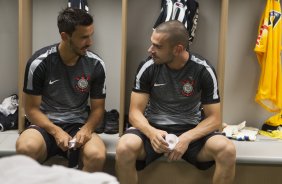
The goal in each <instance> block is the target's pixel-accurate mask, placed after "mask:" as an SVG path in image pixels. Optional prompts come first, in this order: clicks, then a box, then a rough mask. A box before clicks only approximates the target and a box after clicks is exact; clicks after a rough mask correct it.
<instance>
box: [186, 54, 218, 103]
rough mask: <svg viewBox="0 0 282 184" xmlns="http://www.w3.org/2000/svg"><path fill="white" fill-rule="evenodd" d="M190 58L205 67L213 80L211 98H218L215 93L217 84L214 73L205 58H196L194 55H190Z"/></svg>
mask: <svg viewBox="0 0 282 184" xmlns="http://www.w3.org/2000/svg"><path fill="white" fill-rule="evenodd" d="M191 60H192V61H194V62H196V63H198V64H201V65H203V66H205V67H206V69H207V71H208V72H209V73H210V75H211V77H212V80H213V99H218V98H219V97H218V94H217V90H218V84H217V80H216V76H215V73H214V72H213V70H212V69H211V67H210V66H209V65H208V64H207V62H206V61H205V60H201V59H199V58H196V57H195V56H194V55H193V56H192V57H191Z"/></svg>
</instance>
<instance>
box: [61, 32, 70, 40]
mask: <svg viewBox="0 0 282 184" xmlns="http://www.w3.org/2000/svg"><path fill="white" fill-rule="evenodd" d="M68 37H69V35H68V34H67V33H66V32H61V39H62V40H63V41H66V40H67V39H68Z"/></svg>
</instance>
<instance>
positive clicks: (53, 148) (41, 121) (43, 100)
mask: <svg viewBox="0 0 282 184" xmlns="http://www.w3.org/2000/svg"><path fill="white" fill-rule="evenodd" d="M57 24H58V28H59V33H60V36H61V41H60V43H58V44H54V45H51V46H48V47H45V48H42V49H40V50H38V51H37V52H35V53H34V54H33V55H32V57H31V58H30V59H29V61H28V63H27V65H26V70H25V79H24V88H23V91H24V102H25V104H24V105H25V106H24V107H25V113H26V116H27V119H28V121H29V122H30V123H31V125H30V126H29V127H28V128H27V129H26V130H25V131H23V132H22V133H21V135H20V136H19V138H18V140H17V143H16V151H17V153H18V154H24V155H27V156H30V157H32V158H33V159H35V160H37V161H39V162H41V163H42V162H44V161H45V160H47V159H48V158H50V157H52V156H53V155H56V154H59V155H63V156H65V157H66V158H69V161H70V163H71V164H70V165H69V166H70V167H78V163H81V164H79V166H81V168H82V170H84V171H88V172H94V171H102V169H103V166H104V162H105V158H106V148H105V145H104V143H103V141H102V139H101V138H100V137H99V136H98V135H97V134H95V133H93V132H94V130H95V127H96V126H97V125H98V124H99V122H101V121H102V119H103V114H104V109H105V98H106V87H105V66H104V62H103V61H102V59H101V58H100V57H98V56H97V55H96V54H94V53H93V52H90V51H88V48H89V47H90V46H91V45H92V43H93V41H92V36H93V34H94V25H93V17H92V16H91V15H90V14H88V13H87V12H86V11H85V10H81V9H75V8H66V9H64V10H62V11H61V12H60V13H59V15H58V19H57ZM89 97H90V109H89V106H88V99H89Z"/></svg>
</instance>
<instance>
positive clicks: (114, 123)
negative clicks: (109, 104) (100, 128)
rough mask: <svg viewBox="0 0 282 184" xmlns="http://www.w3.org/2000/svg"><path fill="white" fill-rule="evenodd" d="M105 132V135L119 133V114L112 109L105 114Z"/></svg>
mask: <svg viewBox="0 0 282 184" xmlns="http://www.w3.org/2000/svg"><path fill="white" fill-rule="evenodd" d="M104 120H105V130H104V133H106V134H117V133H118V132H119V131H118V129H119V113H118V111H117V110H115V109H112V110H111V111H108V112H106V113H105V116H104Z"/></svg>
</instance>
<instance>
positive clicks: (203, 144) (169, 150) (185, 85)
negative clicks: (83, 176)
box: [116, 20, 236, 184]
mask: <svg viewBox="0 0 282 184" xmlns="http://www.w3.org/2000/svg"><path fill="white" fill-rule="evenodd" d="M151 42H152V44H151V46H150V47H149V49H148V52H149V53H150V57H149V58H148V59H147V60H146V61H144V62H141V64H140V65H139V68H138V70H137V74H136V76H135V83H134V87H133V90H132V93H131V101H130V108H129V122H130V123H131V124H132V128H129V129H127V130H126V131H125V134H124V135H123V136H122V137H121V138H120V140H119V142H118V145H117V150H116V172H117V176H118V178H119V181H120V183H121V184H127V183H128V184H137V183H138V177H137V176H138V175H137V170H141V169H143V168H144V167H146V166H147V165H149V164H151V163H152V162H153V161H154V160H156V159H157V158H159V157H160V156H162V155H164V156H166V157H167V159H168V160H169V161H174V160H180V159H183V160H185V161H187V162H189V163H190V164H192V165H194V166H195V167H197V168H198V169H202V170H205V169H208V168H210V167H211V166H212V165H214V164H215V167H216V168H215V172H214V176H213V183H217V184H221V183H222V184H229V183H232V182H233V179H234V174H235V160H236V151H235V146H234V144H233V143H232V141H230V140H229V139H227V138H226V137H225V136H223V135H221V133H219V132H218V130H219V129H220V127H221V123H222V122H221V115H220V114H221V112H220V98H219V92H218V87H217V86H218V85H217V79H216V74H215V70H214V68H213V67H212V66H211V65H210V64H209V62H208V61H207V60H206V59H204V58H203V57H201V56H199V55H197V54H194V53H192V52H190V51H188V44H189V34H188V31H187V30H186V28H185V26H184V25H183V24H182V23H181V22H179V21H177V20H172V21H167V22H164V23H162V24H160V25H159V26H157V27H156V28H155V30H154V31H153V34H152V36H151ZM202 108H203V112H204V116H203V114H202V113H201V110H202ZM169 134H174V135H176V136H177V138H176V139H175V141H174V144H172V142H171V140H169V139H168V137H169V136H171V135H169ZM168 135H169V136H168ZM177 139H178V141H177Z"/></svg>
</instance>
